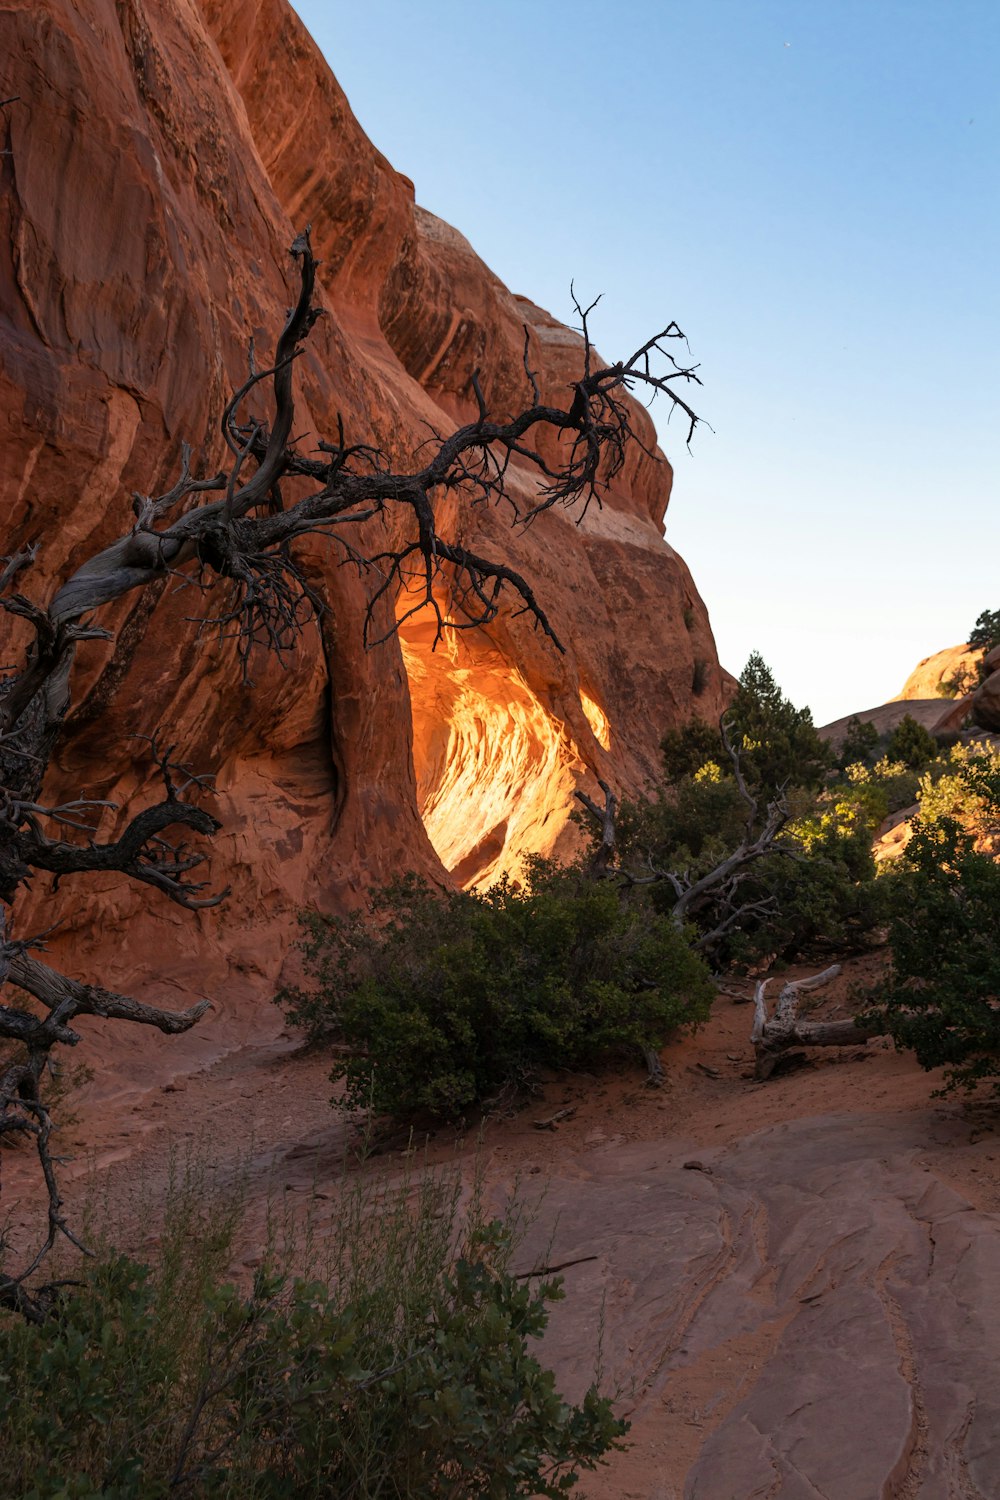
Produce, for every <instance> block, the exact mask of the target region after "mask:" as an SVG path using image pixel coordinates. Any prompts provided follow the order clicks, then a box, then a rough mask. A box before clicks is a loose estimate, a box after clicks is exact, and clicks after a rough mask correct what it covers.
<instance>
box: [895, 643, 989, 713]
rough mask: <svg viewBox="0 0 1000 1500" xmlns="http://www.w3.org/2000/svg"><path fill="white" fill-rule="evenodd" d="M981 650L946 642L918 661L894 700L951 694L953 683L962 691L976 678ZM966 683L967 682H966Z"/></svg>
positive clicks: (952, 694)
mask: <svg viewBox="0 0 1000 1500" xmlns="http://www.w3.org/2000/svg"><path fill="white" fill-rule="evenodd" d="M982 659H983V653H982V651H973V650H971V649H970V647H969V646H968V644H967V643H965V644H963V645H960V646H946V647H945V649H944V650H943V651H935V652H934V654H933V656H925V657H924V659H923V661H919V662H918V663H917V665H916V666H915V667H914V669H913V671H912V672H911V673H910V675H909V677H908V678H907V679H906V681H905V682H904V684H903V688H902V691H901V692H900V693H897V695H896V698H895V700H894V701H895V702H899V701H901V700H903V699H907V698H954V697H955V695H956V687H957V688H958V689H959V691H960V692H966V691H968V690H969V688H971V686H972V685H973V684H974V683H975V682H976V679H977V672H978V668H979V663H980V662H981V661H982ZM966 684H968V686H966Z"/></svg>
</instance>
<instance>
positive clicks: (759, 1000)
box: [750, 964, 878, 1079]
mask: <svg viewBox="0 0 1000 1500" xmlns="http://www.w3.org/2000/svg"><path fill="white" fill-rule="evenodd" d="M839 973H840V965H839V964H831V965H830V967H829V968H828V969H824V970H823V971H822V973H820V974H813V975H811V976H810V977H809V978H808V979H791V980H789V981H788V982H787V984H784V985H782V988H781V994H780V995H779V996H778V1004H777V1006H776V1007H775V1012H774V1015H773V1016H771V1017H770V1018H769V1017H768V1014H767V1003H766V1000H765V991H766V989H767V986H768V985H769V984H770V982H771V981H770V979H759V980H758V981H757V985H756V989H755V991H754V1017H753V1027H752V1029H751V1032H750V1040H751V1041H752V1042H753V1047H754V1053H755V1055H756V1065H755V1074H756V1077H757V1078H759V1079H764V1078H770V1076H771V1074H772V1073H773V1072H774V1070H775V1068H776V1067H777V1065H778V1063H779V1061H780V1059H781V1058H782V1056H783V1055H785V1054H787V1052H788V1050H789V1048H790V1047H856V1046H858V1045H859V1044H860V1045H862V1046H863V1045H864V1044H865V1043H866V1042H867V1041H868V1040H869V1038H870V1037H873V1036H876V1035H877V1034H878V1031H877V1028H876V1027H872V1028H871V1029H869V1028H867V1027H866V1026H865V1025H864V1024H859V1023H858V1022H857V1021H855V1020H854V1018H853V1017H850V1018H848V1019H847V1020H843V1021H803V1020H800V1019H799V1013H798V1008H799V996H800V995H801V994H803V993H805V992H806V991H808V990H818V989H822V987H823V986H824V985H826V984H829V983H830V982H831V980H833V979H836V977H837V975H838V974H839Z"/></svg>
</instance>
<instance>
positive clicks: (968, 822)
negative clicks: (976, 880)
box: [919, 740, 1000, 846]
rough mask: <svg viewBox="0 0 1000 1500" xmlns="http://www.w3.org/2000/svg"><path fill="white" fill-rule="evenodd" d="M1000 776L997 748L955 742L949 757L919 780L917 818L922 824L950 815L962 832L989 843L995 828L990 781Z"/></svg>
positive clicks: (996, 821) (995, 807)
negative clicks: (918, 809)
mask: <svg viewBox="0 0 1000 1500" xmlns="http://www.w3.org/2000/svg"><path fill="white" fill-rule="evenodd" d="M998 776H1000V750H995V749H993V748H992V747H991V746H990V745H988V744H986V743H983V742H981V741H975V740H973V741H972V742H971V743H970V744H968V745H955V746H953V747H952V750H951V752H950V754H949V756H948V759H947V760H946V761H944V762H942V763H941V764H940V765H936V766H933V767H931V768H930V770H929V771H927V772H925V774H924V775H923V776H921V778H920V782H919V799H920V817H921V821H922V822H923V823H924V825H925V826H930V825H932V824H935V823H939V822H941V821H942V819H945V818H951V819H952V820H953V821H954V822H956V823H957V824H958V825H959V827H960V828H961V829H962V831H963V832H964V833H967V834H968V835H969V836H970V837H971V838H972V839H974V840H977V841H979V842H980V843H981V844H983V845H986V846H989V845H991V843H992V841H993V839H994V838H995V836H996V834H997V833H998V832H1000V829H998V827H997V824H998V814H997V805H996V803H995V801H994V799H993V798H992V796H991V792H990V786H991V782H993V781H995V780H996V778H997V777H998Z"/></svg>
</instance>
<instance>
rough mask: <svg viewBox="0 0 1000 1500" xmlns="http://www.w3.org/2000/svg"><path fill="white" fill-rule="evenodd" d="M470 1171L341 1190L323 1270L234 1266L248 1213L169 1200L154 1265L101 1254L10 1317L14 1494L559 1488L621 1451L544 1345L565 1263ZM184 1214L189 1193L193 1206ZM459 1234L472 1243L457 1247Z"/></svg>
mask: <svg viewBox="0 0 1000 1500" xmlns="http://www.w3.org/2000/svg"><path fill="white" fill-rule="evenodd" d="M457 1202H458V1184H457V1182H456V1183H452V1184H449V1183H448V1182H446V1181H442V1180H441V1179H434V1178H432V1177H427V1178H424V1179H423V1181H422V1182H420V1183H419V1184H416V1185H414V1184H413V1183H412V1182H404V1183H403V1184H402V1185H401V1186H400V1187H399V1188H398V1189H397V1190H395V1191H393V1190H392V1189H391V1188H387V1189H385V1190H383V1191H382V1192H381V1193H379V1194H378V1198H377V1200H376V1199H375V1197H374V1196H373V1195H372V1193H371V1191H370V1190H366V1189H364V1188H362V1189H361V1190H360V1191H359V1192H355V1193H351V1192H348V1193H347V1194H346V1200H345V1201H344V1202H343V1203H342V1204H341V1205H340V1207H341V1210H342V1213H341V1217H340V1219H339V1222H338V1223H335V1225H334V1230H333V1233H334V1243H333V1246H332V1252H331V1264H330V1267H329V1274H328V1275H327V1276H325V1277H321V1278H317V1277H311V1278H296V1277H294V1276H292V1275H291V1274H290V1273H289V1272H287V1271H286V1270H284V1269H282V1268H280V1267H279V1266H278V1265H277V1264H276V1263H274V1262H272V1263H271V1264H269V1265H266V1266H265V1267H264V1268H262V1269H261V1270H259V1271H258V1272H257V1274H256V1276H255V1278H254V1281H253V1284H252V1286H251V1287H250V1288H249V1289H248V1290H240V1289H238V1288H237V1287H236V1286H235V1285H233V1284H230V1283H228V1282H227V1281H226V1280H225V1277H224V1268H225V1264H226V1261H227V1258H228V1256H229V1254H230V1253H231V1250H232V1230H233V1228H234V1221H233V1219H232V1218H231V1217H230V1218H228V1219H227V1218H226V1217H225V1215H223V1223H222V1224H221V1225H219V1226H215V1225H213V1223H212V1220H211V1218H210V1216H211V1215H214V1214H215V1213H216V1212H217V1206H216V1204H215V1203H214V1202H212V1203H208V1202H205V1203H202V1204H201V1205H199V1206H198V1208H197V1211H196V1212H195V1213H193V1214H192V1213H191V1212H190V1211H185V1212H182V1213H181V1214H179V1215H178V1214H176V1213H175V1214H174V1215H173V1217H172V1219H171V1220H169V1221H168V1229H167V1233H166V1235H165V1238H164V1244H163V1249H162V1251H161V1253H160V1254H159V1255H158V1257H157V1259H156V1262H155V1264H154V1265H152V1266H149V1265H144V1264H140V1263H138V1262H136V1261H134V1260H131V1259H128V1258H127V1257H124V1256H116V1255H106V1256H103V1257H101V1258H100V1259H99V1260H98V1261H97V1262H96V1264H90V1265H89V1266H88V1267H87V1269H86V1270H85V1272H83V1273H82V1274H81V1275H80V1278H79V1279H78V1280H77V1281H75V1283H74V1284H73V1285H72V1286H71V1287H67V1288H64V1290H63V1292H62V1294H61V1295H60V1298H59V1301H58V1302H57V1304H56V1306H55V1309H54V1311H53V1314H52V1316H50V1317H49V1318H48V1319H47V1320H46V1321H44V1322H43V1323H42V1324H41V1325H39V1326H32V1325H30V1324H27V1323H25V1322H23V1321H22V1320H20V1319H18V1318H16V1317H14V1316H13V1315H10V1314H8V1315H5V1316H0V1493H2V1494H4V1495H9V1496H11V1497H14V1496H18V1497H20V1500H67V1497H72V1500H167V1497H168V1496H179V1497H184V1496H186V1497H191V1496H199V1497H200V1496H206V1497H209V1496H211V1497H220V1500H326V1497H330V1496H337V1497H343V1500H349V1497H354V1500H375V1497H376V1496H378V1497H383V1500H429V1497H434V1496H439V1497H446V1496H447V1497H455V1500H459V1497H462V1500H465V1497H467V1496H468V1497H476V1496H482V1497H490V1500H507V1497H518V1496H523V1497H528V1496H538V1495H542V1496H552V1497H555V1496H560V1495H563V1494H566V1493H567V1492H568V1491H569V1490H571V1489H572V1488H573V1487H574V1486H575V1483H576V1481H577V1478H578V1476H579V1474H580V1471H581V1470H583V1469H593V1468H594V1467H596V1465H597V1464H598V1462H599V1461H600V1459H601V1457H602V1455H604V1454H605V1453H607V1452H608V1450H609V1449H611V1448H613V1447H618V1446H621V1439H622V1436H623V1434H624V1432H625V1430H626V1424H624V1423H622V1422H620V1421H618V1420H617V1419H616V1418H615V1416H614V1414H613V1412H612V1410H611V1407H610V1404H609V1402H608V1401H607V1400H606V1399H605V1398H603V1397H601V1396H600V1395H599V1394H598V1392H597V1391H596V1389H594V1388H591V1389H590V1390H589V1391H588V1392H587V1394H586V1396H585V1397H584V1399H583V1402H582V1403H581V1405H580V1406H576V1407H574V1406H569V1405H567V1404H565V1403H564V1402H562V1401H561V1400H560V1398H559V1396H558V1394H557V1393H556V1390H555V1386H554V1381H553V1376H552V1374H551V1372H550V1371H547V1370H546V1369H544V1368H543V1367H542V1366H541V1364H540V1363H539V1362H538V1360H537V1358H536V1357H535V1355H534V1353H533V1352H531V1350H530V1349H529V1341H534V1340H536V1339H537V1338H538V1337H539V1335H540V1334H541V1333H542V1332H543V1331H544V1329H545V1326H546V1322H547V1318H548V1311H547V1309H548V1304H549V1303H551V1302H552V1301H553V1300H554V1299H556V1298H558V1297H560V1296H561V1295H562V1293H561V1290H560V1284H559V1282H558V1281H554V1280H542V1281H537V1280H533V1281H532V1280H524V1279H522V1278H520V1277H518V1276H515V1275H513V1274H512V1272H511V1269H510V1259H511V1254H512V1250H513V1247H514V1245H515V1243H516V1233H515V1218H516V1215H515V1216H510V1215H509V1216H508V1218H507V1220H506V1221H503V1222H501V1221H497V1220H494V1221H487V1220H486V1219H485V1217H484V1215H482V1213H481V1212H480V1211H479V1210H478V1208H476V1206H475V1205H474V1208H473V1212H472V1216H471V1219H470V1220H469V1221H468V1222H467V1223H466V1224H465V1226H464V1228H463V1227H462V1226H460V1225H459V1223H458V1220H457V1216H456V1209H457ZM189 1209H190V1205H189ZM456 1237H457V1244H456Z"/></svg>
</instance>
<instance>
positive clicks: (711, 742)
mask: <svg viewBox="0 0 1000 1500" xmlns="http://www.w3.org/2000/svg"><path fill="white" fill-rule="evenodd" d="M660 750H661V751H662V754H663V770H664V775H665V776H666V778H667V780H668V781H678V780H679V779H680V778H681V777H682V776H692V775H694V773H695V771H699V770H700V769H701V767H702V766H704V765H705V764H706V763H708V762H709V761H721V760H724V759H725V752H724V750H723V748H722V737H721V735H720V734H719V730H718V726H717V725H715V724H706V723H705V722H704V720H702V719H692V720H691V721H690V723H688V724H685V725H683V726H682V727H681V728H680V729H670V730H668V731H667V733H666V734H665V735H664V736H663V739H662V740H661V741H660Z"/></svg>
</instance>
